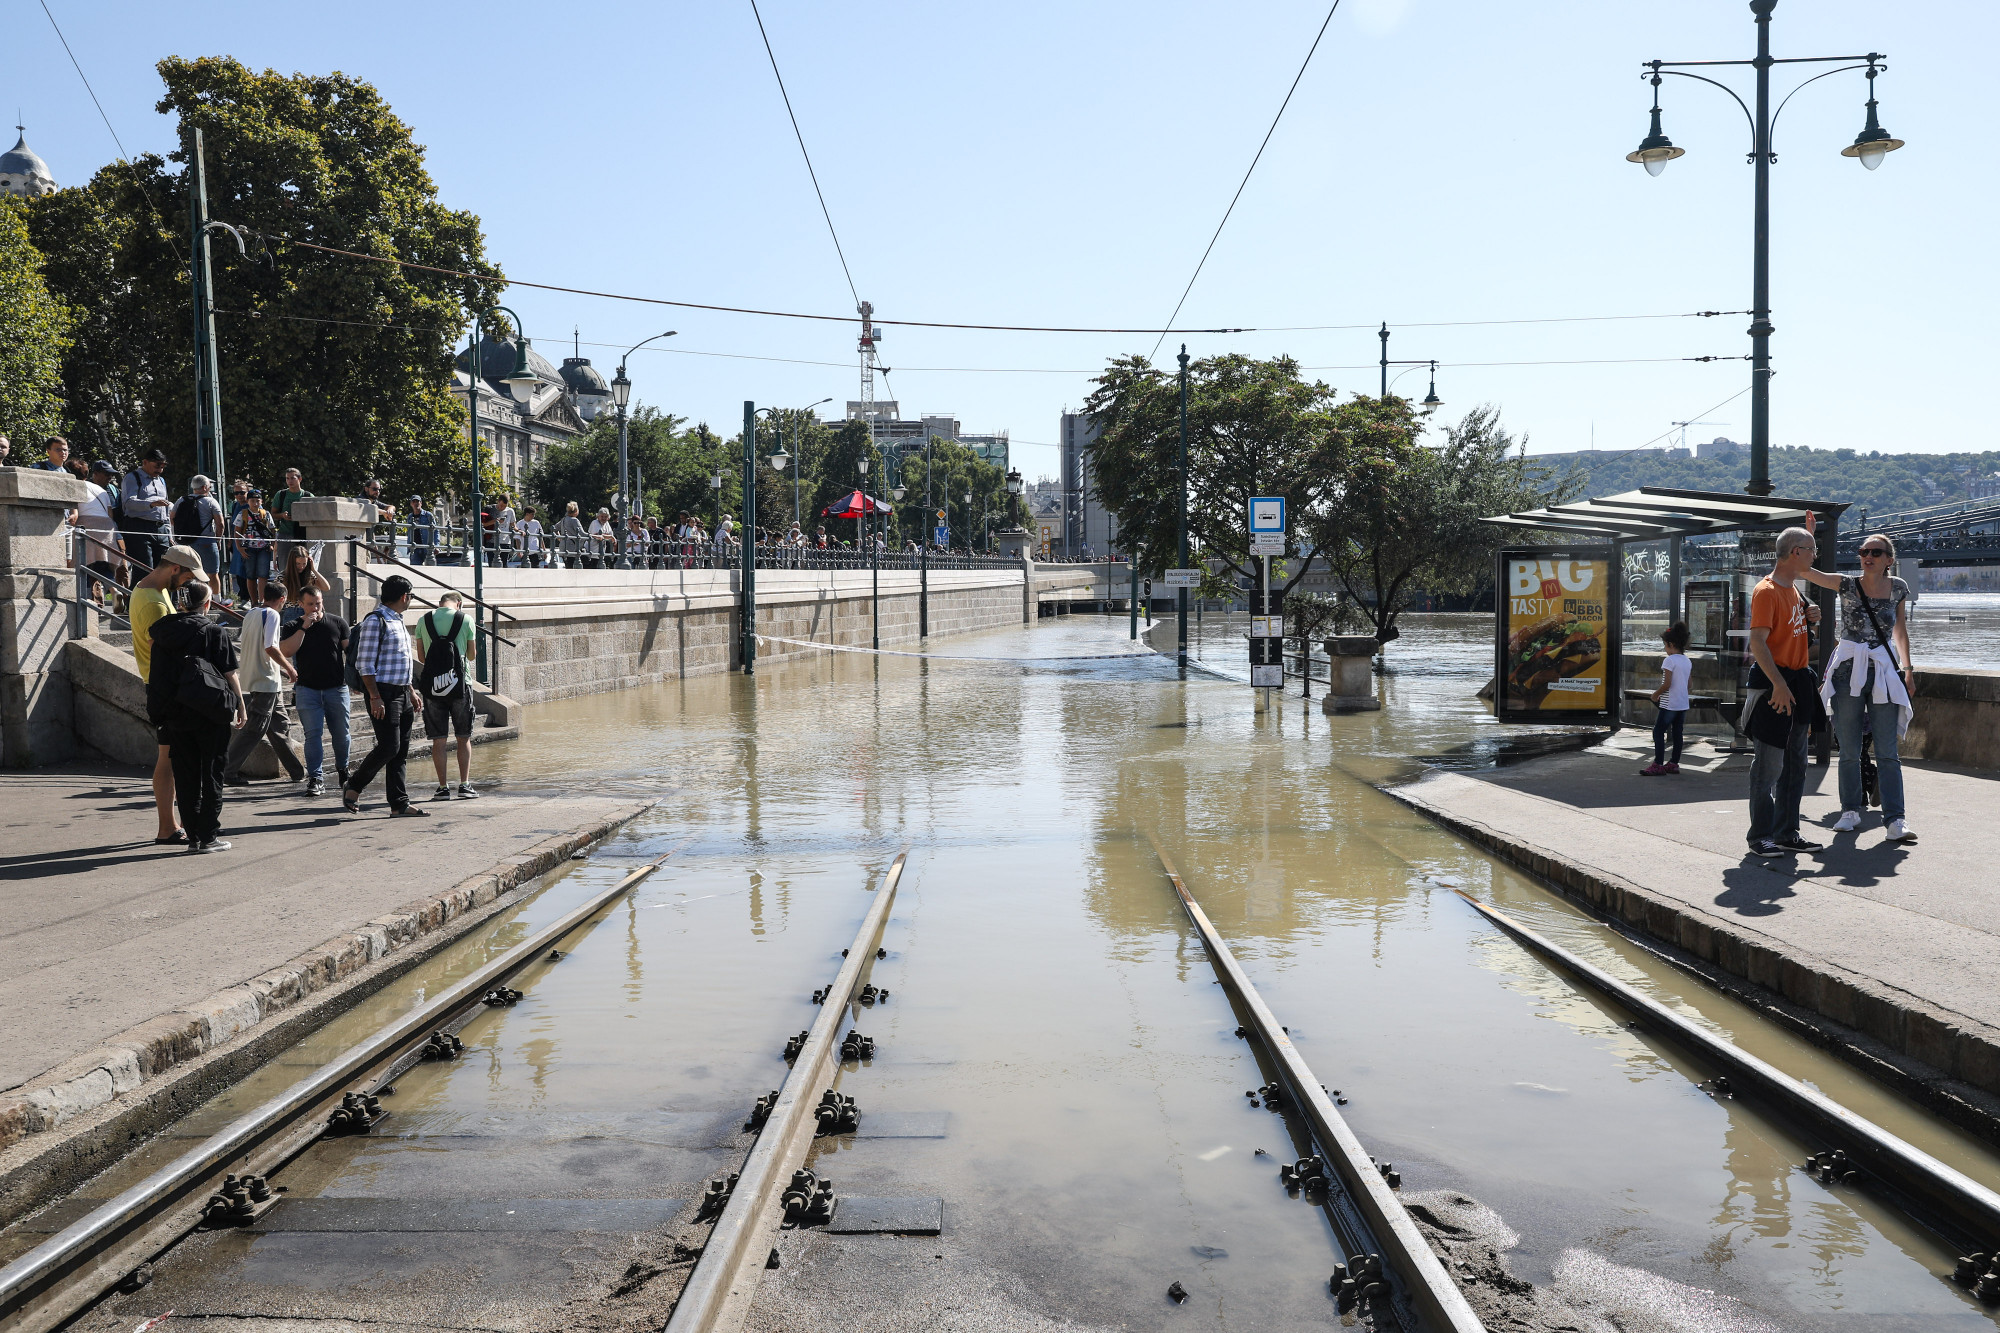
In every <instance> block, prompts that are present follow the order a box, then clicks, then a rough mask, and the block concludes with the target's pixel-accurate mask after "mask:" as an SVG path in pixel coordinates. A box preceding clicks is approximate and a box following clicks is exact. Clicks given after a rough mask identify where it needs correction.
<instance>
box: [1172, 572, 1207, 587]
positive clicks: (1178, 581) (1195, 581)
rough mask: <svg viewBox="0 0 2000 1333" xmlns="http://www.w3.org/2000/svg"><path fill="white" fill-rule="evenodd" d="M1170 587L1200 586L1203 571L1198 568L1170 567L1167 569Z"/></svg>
mask: <svg viewBox="0 0 2000 1333" xmlns="http://www.w3.org/2000/svg"><path fill="white" fill-rule="evenodd" d="M1167 586H1168V587H1169V588H1199V587H1200V586H1201V571H1200V570H1198V569H1170V570H1168V571H1167Z"/></svg>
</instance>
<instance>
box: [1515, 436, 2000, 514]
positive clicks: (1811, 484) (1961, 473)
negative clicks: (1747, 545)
mask: <svg viewBox="0 0 2000 1333" xmlns="http://www.w3.org/2000/svg"><path fill="white" fill-rule="evenodd" d="M1548 461H1549V462H1551V463H1553V464H1557V465H1559V466H1562V467H1567V468H1574V469H1575V470H1576V472H1577V474H1578V476H1579V477H1580V479H1581V481H1582V484H1583V486H1584V487H1585V489H1586V491H1587V493H1588V494H1591V495H1615V494H1617V493H1618V492H1620V491H1629V490H1635V489H1637V488H1638V487H1641V486H1672V487H1677V488H1679V489H1682V490H1697V491H1733V492H1741V491H1742V490H1743V486H1744V483H1745V482H1747V481H1749V479H1750V452H1749V450H1748V448H1747V447H1746V448H1744V449H1741V450H1738V451H1737V452H1736V453H1735V454H1733V455H1723V456H1720V457H1710V458H1686V457H1680V456H1678V455H1674V454H1669V453H1667V452H1666V451H1664V450H1659V449H1640V450H1635V451H1631V452H1627V453H1613V452H1610V451H1608V450H1607V451H1604V452H1602V453H1576V454H1561V455H1554V456H1551V457H1549V459H1548ZM1996 472H2000V452H1996V451H1992V450H1988V451H1986V452H1983V453H1975V452H1954V453H1884V452H1882V451H1880V450H1870V451H1867V452H1862V451H1859V450H1855V449H1816V448H1813V447H1811V446H1809V445H1779V446H1775V447H1773V448H1772V450H1771V484H1772V485H1773V486H1774V487H1775V488H1776V493H1777V494H1778V495H1781V496H1790V497H1794V498H1798V499H1807V500H1843V501H1846V502H1847V503H1849V504H1851V505H1853V506H1854V508H1853V509H1852V510H1850V511H1849V512H1848V514H1847V515H1845V516H1844V517H1843V518H1842V519H1841V530H1842V531H1843V532H1846V531H1850V530H1851V526H1852V525H1853V524H1854V523H1856V522H1858V521H1859V519H1860V515H1861V512H1862V511H1864V510H1865V511H1867V512H1868V513H1869V514H1871V515H1881V514H1887V513H1893V512H1895V511H1897V510H1904V509H1917V508H1922V507H1925V506H1928V505H1934V504H1944V503H1949V502H1952V501H1959V500H1964V499H1966V498H1967V494H1968V489H1969V487H1970V485H1971V483H1974V482H1979V481H1984V480H1987V479H1989V478H1991V477H1992V476H1993V475H1994V474H1995V473H1996ZM1926 483H1928V484H1926Z"/></svg>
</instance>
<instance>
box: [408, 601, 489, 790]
mask: <svg viewBox="0 0 2000 1333" xmlns="http://www.w3.org/2000/svg"><path fill="white" fill-rule="evenodd" d="M438 600H439V602H440V603H442V604H441V605H440V606H439V607H438V608H437V609H436V610H434V611H432V612H431V613H430V614H429V615H427V616H425V617H424V618H423V619H422V620H419V621H418V622H417V652H418V654H419V655H420V656H421V657H422V658H423V663H424V665H423V667H422V669H421V670H419V671H418V673H417V691H418V693H420V694H421V695H423V698H424V735H425V736H426V737H427V738H429V740H430V743H431V766H432V767H433V768H435V769H436V770H437V780H438V786H437V791H436V792H434V793H432V795H431V799H432V800H434V801H448V800H450V799H451V784H450V783H448V782H446V781H445V768H444V750H445V746H446V745H448V744H450V742H451V738H452V734H453V733H454V732H456V733H457V735H458V799H459V800H461V801H469V800H471V799H472V798H473V797H475V796H477V795H479V793H478V792H476V791H474V790H473V789H472V784H471V783H470V782H467V781H466V780H465V779H466V773H467V772H468V771H469V770H470V769H471V767H472V682H471V681H470V680H468V679H467V678H466V676H467V668H466V663H467V662H468V661H477V660H478V659H479V645H478V643H477V641H476V640H475V639H474V638H473V633H472V622H471V621H470V620H469V619H467V618H466V615H465V612H464V610H463V609H462V608H463V606H464V601H465V599H464V598H462V597H460V596H459V594H457V593H455V592H448V593H446V594H445V595H444V596H443V597H441V598H439V599H438Z"/></svg>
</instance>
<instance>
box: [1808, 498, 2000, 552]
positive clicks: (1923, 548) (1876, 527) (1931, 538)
mask: <svg viewBox="0 0 2000 1333" xmlns="http://www.w3.org/2000/svg"><path fill="white" fill-rule="evenodd" d="M1841 527H1842V529H1843V531H1842V533H1841V537H1840V541H1839V544H1838V546H1837V547H1836V550H1835V563H1836V564H1837V565H1838V566H1839V567H1840V568H1841V569H1859V568H1860V567H1861V558H1860V556H1859V555H1858V554H1857V551H1858V548H1859V547H1860V545H1861V539H1862V538H1863V537H1865V536H1868V535H1869V534H1870V533H1877V532H1879V533H1883V534H1885V535H1887V536H1888V538H1889V539H1890V540H1891V541H1893V542H1895V543H1896V555H1897V558H1898V561H1899V562H1902V561H1907V562H1911V563H1914V564H1916V565H1917V566H1920V567H1923V568H1934V567H1936V566H1939V565H2000V498H1995V499H1987V500H1963V501H1958V502H1955V503H1952V504H1942V505H1931V506H1929V507H1928V508H1924V509H1910V510H1905V511H1903V512H1901V513H1895V514H1881V515H1877V516H1874V517H1869V516H1867V515H1864V514H1851V515H1850V516H1849V521H1848V522H1845V523H1843V524H1842V525H1841Z"/></svg>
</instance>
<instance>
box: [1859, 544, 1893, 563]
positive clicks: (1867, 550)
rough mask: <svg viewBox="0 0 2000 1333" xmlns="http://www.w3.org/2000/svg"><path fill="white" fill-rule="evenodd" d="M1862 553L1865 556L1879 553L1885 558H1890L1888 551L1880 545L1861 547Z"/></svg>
mask: <svg viewBox="0 0 2000 1333" xmlns="http://www.w3.org/2000/svg"><path fill="white" fill-rule="evenodd" d="M1861 554H1862V555H1864V556H1869V555H1879V556H1881V557H1882V558H1883V559H1884V560H1887V559H1888V558H1889V553H1888V551H1886V550H1884V549H1883V548H1882V547H1880V546H1864V547H1862V548H1861Z"/></svg>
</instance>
